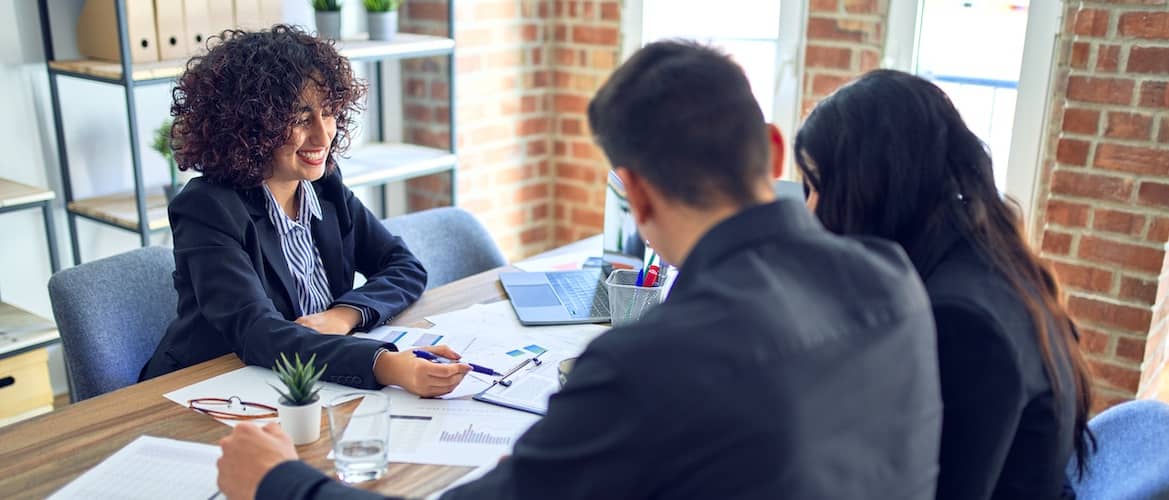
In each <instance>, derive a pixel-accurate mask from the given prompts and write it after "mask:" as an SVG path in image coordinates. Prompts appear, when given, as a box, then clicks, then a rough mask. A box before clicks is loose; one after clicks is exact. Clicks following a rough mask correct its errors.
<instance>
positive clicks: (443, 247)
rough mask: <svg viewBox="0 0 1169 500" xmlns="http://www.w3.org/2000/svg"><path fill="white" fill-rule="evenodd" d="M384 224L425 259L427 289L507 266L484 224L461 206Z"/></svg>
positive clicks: (405, 217) (434, 210) (423, 212)
mask: <svg viewBox="0 0 1169 500" xmlns="http://www.w3.org/2000/svg"><path fill="white" fill-rule="evenodd" d="M382 224H384V225H385V226H386V229H389V230H390V232H391V233H394V234H395V235H396V236H399V237H401V238H402V239H403V240H405V242H406V246H408V247H409V248H410V251H411V252H414V255H415V256H417V257H418V260H420V261H422V265H423V266H424V267H426V273H427V281H426V287H427V288H434V287H437V286H440V285H445V284H447V283H450V282H452V281H455V280H458V279H460V278H465V277H467V276H470V275H472V274H477V273H481V272H483V271H486V270H488V269H493V268H496V267H499V266H504V265H507V259H506V258H504V257H503V252H501V251H500V250H499V246H498V245H496V244H495V240H493V239H491V235H490V234H488V233H487V229H486V228H484V227H483V224H481V223H479V220H478V219H476V218H475V216H473V215H471V213H470V212H467V211H466V210H463V209H461V208H456V207H443V208H432V209H430V210H423V211H421V212H414V213H410V214H406V215H400V216H397V217H390V218H389V219H386V220H384V221H382Z"/></svg>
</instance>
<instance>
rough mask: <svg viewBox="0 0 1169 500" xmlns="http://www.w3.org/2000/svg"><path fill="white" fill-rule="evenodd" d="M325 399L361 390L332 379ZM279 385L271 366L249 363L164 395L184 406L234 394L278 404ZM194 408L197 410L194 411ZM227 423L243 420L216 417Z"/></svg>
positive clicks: (324, 385)
mask: <svg viewBox="0 0 1169 500" xmlns="http://www.w3.org/2000/svg"><path fill="white" fill-rule="evenodd" d="M320 385H321V392H320V397H321V401H322V402H323V403H324V404H328V403H329V401H332V400H333V398H335V397H337V396H340V395H342V394H345V393H346V392H357V391H359V389H354V388H352V387H346V386H343V385H340V384H333V383H330V382H321V383H320ZM273 386H275V387H282V385H281V382H280V379H279V378H278V377H277V376H276V372H273V371H272V370H269V369H267V368H260V367H258V366H245V367H243V368H240V369H238V370H232V371H230V372H227V373H224V374H222V375H218V376H215V377H211V378H209V379H207V380H204V381H202V382H199V383H196V384H191V385H188V386H186V387H183V388H182V389H178V390H175V391H172V392H168V393H166V394H164V395H163V396H164V397H166V398H167V399H169V400H171V401H174V402H175V403H178V404H180V405H182V406H187V405H188V402H190V401H191V400H192V399H199V398H222V399H229V398H231V397H232V396H236V397H239V398H240V401H243V402H246V403H260V404H266V405H268V406H272V407H276V406H277V402H278V401H279V400H280V394H278V393H277V392H276V389H274V388H273ZM191 411H194V410H191ZM216 420H219V421H220V422H223V423H225V424H227V425H230V426H232V427H235V426H236V424H239V423H240V422H242V420H225V419H216ZM275 421H276V419H275V418H271V419H259V420H248V422H251V423H254V424H256V425H261V426H262V425H264V424H266V423H268V422H275Z"/></svg>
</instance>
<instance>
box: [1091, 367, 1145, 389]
mask: <svg viewBox="0 0 1169 500" xmlns="http://www.w3.org/2000/svg"><path fill="white" fill-rule="evenodd" d="M1088 363H1089V365H1091V367H1092V375H1094V377H1093V380H1094V381H1095V382H1096V383H1102V384H1103V385H1104V386H1105V387H1111V388H1113V389H1120V390H1122V391H1127V392H1133V393H1135V392H1136V390H1137V386H1138V385H1140V381H1141V371H1140V370H1138V369H1136V368H1130V367H1127V366H1120V365H1117V364H1113V363H1106V362H1103V361H1096V360H1089V361H1088Z"/></svg>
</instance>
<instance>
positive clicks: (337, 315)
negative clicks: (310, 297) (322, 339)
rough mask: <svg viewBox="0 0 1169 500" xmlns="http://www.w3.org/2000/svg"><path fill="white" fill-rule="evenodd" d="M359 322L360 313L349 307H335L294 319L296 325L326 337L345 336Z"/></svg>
mask: <svg viewBox="0 0 1169 500" xmlns="http://www.w3.org/2000/svg"><path fill="white" fill-rule="evenodd" d="M359 322H361V313H359V312H357V310H356V309H353V308H351V307H343V306H336V307H334V308H332V309H329V310H327V311H321V312H319V313H316V314H309V315H308V316H301V317H299V318H296V323H297V324H298V325H302V326H307V327H309V328H312V329H313V330H316V331H318V332H320V333H324V334H328V335H345V334H348V333H349V332H351V331H353V327H355V326H357V323H359Z"/></svg>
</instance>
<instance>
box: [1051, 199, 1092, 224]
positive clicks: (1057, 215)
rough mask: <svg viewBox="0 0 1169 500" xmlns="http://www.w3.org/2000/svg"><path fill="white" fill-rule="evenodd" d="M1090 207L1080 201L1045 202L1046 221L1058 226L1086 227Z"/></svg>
mask: <svg viewBox="0 0 1169 500" xmlns="http://www.w3.org/2000/svg"><path fill="white" fill-rule="evenodd" d="M1090 211H1091V208H1090V207H1089V206H1088V205H1084V204H1082V203H1073V202H1069V201H1062V200H1051V201H1049V202H1047V212H1046V213H1047V222H1048V223H1052V224H1057V225H1060V226H1070V227H1086V226H1087V225H1088V213H1089V212H1090Z"/></svg>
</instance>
